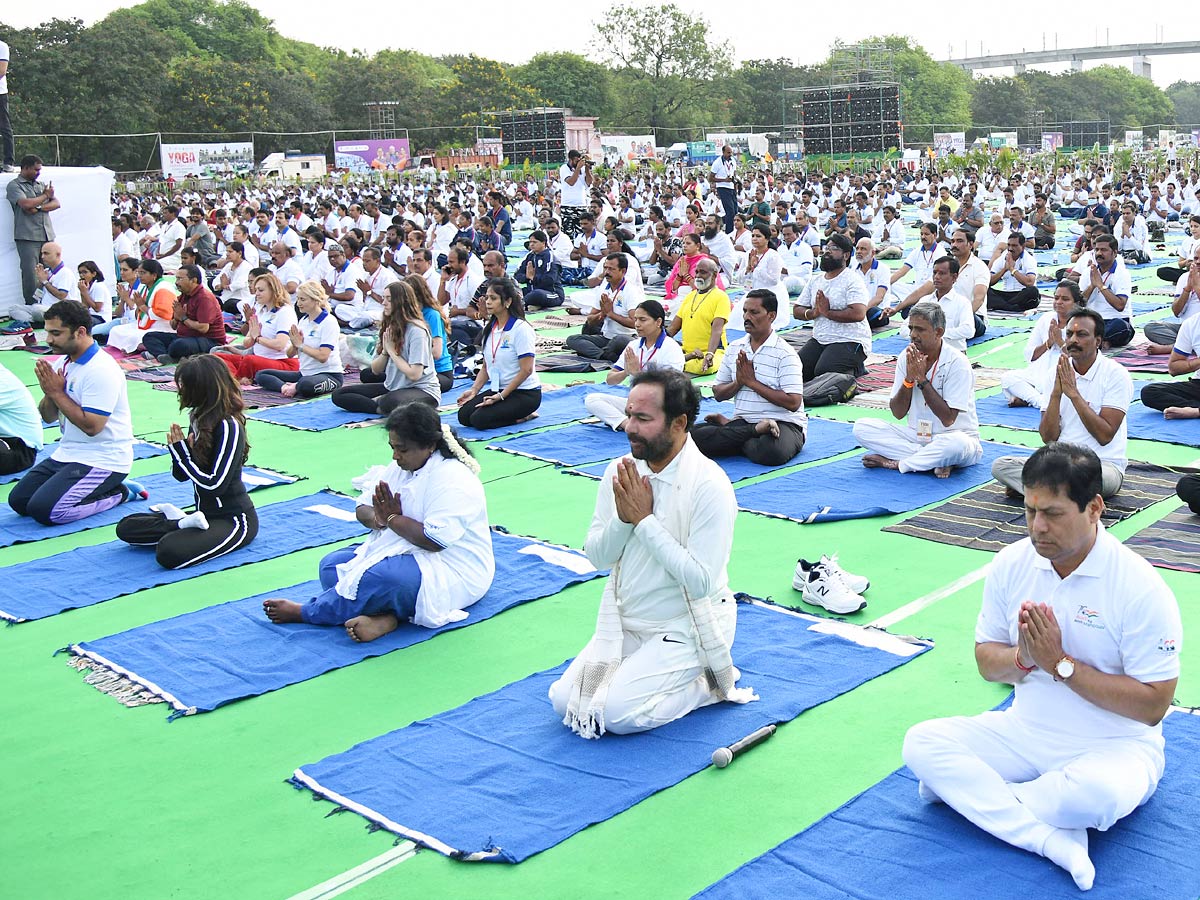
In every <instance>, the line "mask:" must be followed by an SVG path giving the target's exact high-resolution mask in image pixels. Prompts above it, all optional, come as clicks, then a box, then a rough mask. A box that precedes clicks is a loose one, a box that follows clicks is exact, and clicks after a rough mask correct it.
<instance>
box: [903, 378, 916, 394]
mask: <svg viewBox="0 0 1200 900" xmlns="http://www.w3.org/2000/svg"><path fill="white" fill-rule="evenodd" d="M904 386H905V387H906V388H908V389H909V390H910V391H911V390H912V389H913V388H915V387H916V386H917V383H916V382H915V381H909V380H908V379H907V378H906V379H905V380H904Z"/></svg>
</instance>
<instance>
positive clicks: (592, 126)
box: [487, 106, 603, 165]
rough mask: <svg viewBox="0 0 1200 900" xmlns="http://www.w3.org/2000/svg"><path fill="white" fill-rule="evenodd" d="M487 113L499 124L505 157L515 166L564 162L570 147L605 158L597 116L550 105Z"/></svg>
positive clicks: (597, 157)
mask: <svg viewBox="0 0 1200 900" xmlns="http://www.w3.org/2000/svg"><path fill="white" fill-rule="evenodd" d="M487 115H489V116H492V117H493V118H494V119H495V120H496V122H497V123H498V124H499V126H500V136H501V142H502V144H503V147H504V156H506V157H507V158H508V160H509V161H510V162H511V163H513V164H515V165H520V164H521V163H523V162H524V161H525V160H527V159H528V160H529V161H530V162H533V163H542V164H545V165H553V164H556V163H562V162H563V161H564V160H565V159H566V158H567V151H568V150H579V151H580V152H583V153H592V154H594V156H595V158H596V159H601V158H602V155H603V149H602V148H601V145H600V136H599V134H598V133H597V131H596V119H595V117H592V116H577V115H575V114H574V113H573V112H572V111H571V110H569V109H564V108H562V107H546V106H543V107H537V108H535V109H506V110H499V111H493V112H489V113H487Z"/></svg>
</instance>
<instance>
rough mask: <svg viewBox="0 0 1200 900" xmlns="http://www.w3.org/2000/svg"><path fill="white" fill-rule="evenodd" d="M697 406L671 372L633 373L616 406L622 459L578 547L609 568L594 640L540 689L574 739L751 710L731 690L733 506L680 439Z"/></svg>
mask: <svg viewBox="0 0 1200 900" xmlns="http://www.w3.org/2000/svg"><path fill="white" fill-rule="evenodd" d="M699 407H700V398H699V393H698V392H697V391H696V388H695V386H694V385H693V384H692V383H691V381H690V380H689V379H688V378H687V376H685V375H683V374H682V373H680V372H676V371H672V370H656V371H645V372H642V373H641V374H639V375H638V376H637V378H636V379H635V380H634V384H633V387H632V388H631V389H630V392H629V403H628V406H627V407H626V410H627V413H628V418H627V420H626V423H625V432H626V434H627V435H628V437H629V446H630V453H631V456H632V458H630V457H622V458H620V459H617V460H613V461H612V462H611V463H610V464H609V466H608V468H607V469H606V470H605V472H604V479H603V480H602V481H601V483H600V491H599V495H598V496H597V498H596V509H595V512H594V513H593V515H592V524H591V527H590V528H589V529H588V535H587V542H586V544H585V546H584V549H585V551H586V552H587V556H588V559H590V560H591V561H592V563H593V565H595V566H596V567H597V568H611V569H612V574H611V575H610V576H609V579H608V583H607V584H606V585H605V588H604V594H603V596H602V598H601V601H600V613H599V616H598V618H597V625H596V633H595V635H594V636H593V637H592V639H591V640H590V641H589V642H588V644H587V646H586V647H584V648H583V651H582V652H581V653H580V654H579V656H578V657H576V659H575V660H574V661H573V662H572V663H571V665H570V666H568V667H567V670H566V672H564V673H563V675H562V677H561V678H559V679H558V681H556V682H555V683H554V684H553V685H552V686H551V687H550V701H551V703H552V704H553V705H554V710H555V713H556V714H557V715H559V716H562V717H563V723H564V724H565V725H567V726H568V727H570V728H571V730H573V731H574V732H575V733H576V734H578V735H580V736H581V737H586V738H598V737H600V736H601V735H603V734H604V733H605V732H606V731H611V732H614V733H616V734H629V733H633V732H638V731H648V730H650V729H652V728H657V727H658V726H660V725H666V724H667V723H668V722H673V721H674V720H675V719H678V718H681V717H682V716H685V715H687V714H688V713H689V712H691V711H692V710H694V709H696V708H698V707H701V706H707V705H709V704H711V703H717V702H719V701H721V700H731V701H734V702H738V703H745V702H748V701H749V700H752V699H756V698H755V696H754V694H753V692H752V691H750V690H748V689H746V688H736V687H734V683H735V682H736V681H737V678H738V672H737V670H736V669H734V668H733V664H732V662H731V660H730V656H729V647H730V645H732V643H733V637H734V630H735V627H736V624H737V610H736V603H735V601H734V599H733V594H732V592H731V591H730V590H729V581H728V575H727V573H726V566H727V565H728V562H729V554H730V549H731V546H732V542H733V523H734V518H735V517H736V515H737V503H736V502H735V501H734V497H733V487H732V486H731V485H730V483H729V478H728V477H727V476H726V475H725V473H724V472H723V471H722V470H721V469H720V468H718V466H717V464H716V463H714V462H713V461H712V460H709V459H707V458H706V457H705V456H704V455H703V454H702V453H700V451H699V450H698V449H697V448H696V445H695V444H694V443H693V442H692V440H691V438H690V437H688V430H689V429H690V427H691V426H692V425H693V424H694V423H695V419H696V414H697V412H698V411H699Z"/></svg>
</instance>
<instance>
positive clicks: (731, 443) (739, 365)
mask: <svg viewBox="0 0 1200 900" xmlns="http://www.w3.org/2000/svg"><path fill="white" fill-rule="evenodd" d="M742 311H743V316H744V318H745V325H746V337H744V338H740V339H739V340H736V341H734V342H733V343H732V344H731V345H730V347H729V352H728V353H726V354H725V359H724V360H722V362H721V368H720V370H719V371H718V372H717V380H716V382H715V383H714V384H713V386H712V391H713V396H714V397H716V398H717V399H718V400H728V399H729V398H730V397H732V398H733V407H734V409H733V418H732V419H730V418H728V417H726V416H724V415H721V414H720V413H713V414H711V415H708V416H706V417H705V419H704V421H703V422H700V423H697V424H696V426H695V427H694V428H693V429H692V440H693V441H695V442H696V446H697V447H699V448H700V452H701V453H703V454H704V455H705V456H708V457H719V456H739V455H740V456H744V457H746V458H747V459H749V460H750V461H751V462H756V463H759V464H760V465H764V466H780V465H783V464H784V463H786V462H787V461H788V460H790V459H791V458H792V457H794V456H795V455H796V454H797V453H799V452H800V451H801V450H802V449H804V436H805V430H806V429H807V427H808V417H807V416H806V415H805V413H804V377H803V370H802V367H801V365H800V357H798V356H797V355H796V351H795V350H794V349H792V346H791V345H790V344H788V343H787V342H786V341H784V340H782V339H781V338H780V337H779V335H777V334H776V333H775V331H774V330H773V329H772V327H771V325H772V323H773V322H774V320H775V313H776V312H777V311H778V298H777V297H776V295H775V292H774V291H772V290H769V289H767V288H758V289H755V290H753V291H751V292H750V293H749V294H747V295H746V301H745V303H744V305H743V308H742Z"/></svg>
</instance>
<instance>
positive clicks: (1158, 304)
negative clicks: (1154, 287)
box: [1133, 297, 1171, 321]
mask: <svg viewBox="0 0 1200 900" xmlns="http://www.w3.org/2000/svg"><path fill="white" fill-rule="evenodd" d="M1170 305H1171V298H1170V297H1155V298H1153V299H1147V300H1134V301H1133V314H1134V315H1135V316H1142V315H1145V314H1146V313H1152V312H1157V311H1158V310H1160V309H1166V308H1167V307H1168V306H1170ZM1163 321H1169V320H1166V319H1164V320H1163Z"/></svg>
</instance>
